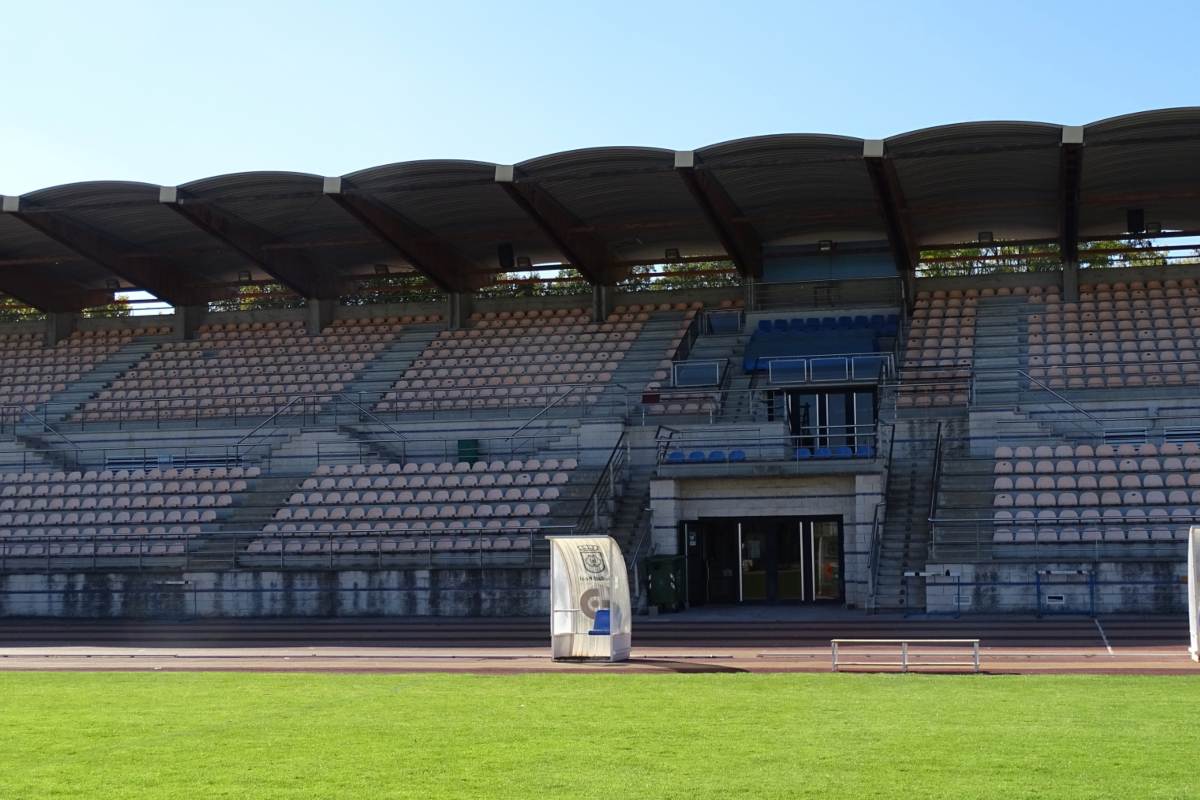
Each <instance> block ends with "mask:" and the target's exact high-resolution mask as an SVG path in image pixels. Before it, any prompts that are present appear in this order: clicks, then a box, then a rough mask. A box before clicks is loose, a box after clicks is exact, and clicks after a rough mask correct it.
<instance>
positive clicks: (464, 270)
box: [324, 178, 482, 293]
mask: <svg viewBox="0 0 1200 800" xmlns="http://www.w3.org/2000/svg"><path fill="white" fill-rule="evenodd" d="M324 192H325V196H326V197H328V198H329V199H330V200H332V201H333V202H334V203H336V204H337V205H338V206H339V207H341V208H342V209H343V210H345V211H346V213H348V214H349V215H350V216H352V217H354V218H355V219H356V220H358V221H359V222H360V223H362V225H363V227H365V228H367V229H368V230H369V231H371V233H373V234H375V236H377V237H378V238H379V239H380V240H382V241H383V242H384V243H385V244H388V245H390V246H391V247H392V248H393V249H394V250H395V251H396V252H397V253H399V254H400V255H401V257H403V258H404V260H405V261H407V262H408V263H409V265H411V266H412V268H413V269H415V270H416V271H417V272H420V273H421V274H422V275H424V276H425V277H426V278H429V280H431V281H433V282H434V284H436V285H437V286H438V288H440V289H441V290H442V291H445V292H450V293H462V292H470V291H472V290H474V289H477V288H479V275H480V273H481V272H482V270H481V269H480V268H479V266H477V265H476V264H475V263H474V262H472V261H471V260H470V259H468V258H466V257H465V256H463V255H462V254H461V253H459V252H458V251H457V250H455V249H454V248H453V247H451V246H450V244H449V243H448V242H446V241H445V240H443V239H441V238H439V237H438V236H435V235H434V234H432V233H430V232H429V231H428V230H426V229H425V228H423V227H421V226H420V225H417V224H416V223H415V222H413V221H412V220H410V219H408V218H407V217H405V216H403V215H402V214H399V213H397V212H396V211H395V210H393V209H392V208H390V207H388V206H386V205H384V204H383V203H381V202H379V201H378V200H376V199H375V198H373V197H370V196H368V195H365V194H362V193H360V192H358V191H355V189H354V187H353V186H350V185H349V184H347V183H346V182H345V181H343V180H342V179H341V178H326V179H325V185H324Z"/></svg>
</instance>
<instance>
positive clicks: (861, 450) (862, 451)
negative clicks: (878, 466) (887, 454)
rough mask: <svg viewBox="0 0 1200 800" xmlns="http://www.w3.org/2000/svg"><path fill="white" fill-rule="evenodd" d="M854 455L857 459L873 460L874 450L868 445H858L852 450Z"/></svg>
mask: <svg viewBox="0 0 1200 800" xmlns="http://www.w3.org/2000/svg"><path fill="white" fill-rule="evenodd" d="M854 455H856V456H857V457H859V458H874V457H875V448H874V447H872V446H871V445H869V444H860V445H859V446H858V447H855V448H854Z"/></svg>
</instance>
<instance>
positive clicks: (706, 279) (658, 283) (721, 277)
mask: <svg viewBox="0 0 1200 800" xmlns="http://www.w3.org/2000/svg"><path fill="white" fill-rule="evenodd" d="M662 273H665V274H662ZM741 283H742V278H741V276H740V275H738V273H737V271H736V270H735V269H734V266H733V264H732V263H731V262H729V261H696V262H691V263H672V264H652V265H648V266H643V267H634V268H633V270H632V271H631V273H630V276H629V277H628V278H627V279H625V280H624V281H621V283H620V284H618V285H619V287H620V288H621V289H624V290H625V291H630V292H672V291H678V290H680V289H715V288H723V287H730V286H740V285H741Z"/></svg>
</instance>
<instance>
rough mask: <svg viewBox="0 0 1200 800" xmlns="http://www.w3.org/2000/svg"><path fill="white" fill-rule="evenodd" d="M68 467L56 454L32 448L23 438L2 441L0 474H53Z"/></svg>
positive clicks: (0, 445) (0, 443) (0, 444)
mask: <svg viewBox="0 0 1200 800" xmlns="http://www.w3.org/2000/svg"><path fill="white" fill-rule="evenodd" d="M67 466H68V464H66V462H65V459H64V458H61V457H57V454H56V453H55V452H53V451H50V452H48V451H45V450H42V449H39V448H37V447H30V446H29V445H28V444H26V442H25V441H24V440H23V439H22V438H19V437H12V438H4V439H0V472H51V471H54V470H60V469H64V468H66V467H67Z"/></svg>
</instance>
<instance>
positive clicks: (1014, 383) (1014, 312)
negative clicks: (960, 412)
mask: <svg viewBox="0 0 1200 800" xmlns="http://www.w3.org/2000/svg"><path fill="white" fill-rule="evenodd" d="M1042 308H1043V306H1041V305H1032V304H1030V303H1029V302H1028V301H1027V300H1026V298H1024V297H983V298H980V300H979V304H978V306H977V307H976V317H975V351H974V369H975V372H976V379H975V398H974V404H975V406H976V407H982V408H1014V407H1015V406H1016V405H1017V403H1018V402H1020V398H1021V380H1020V376H1018V375H1017V371H1018V370H1022V369H1024V368H1025V366H1026V364H1025V358H1026V352H1027V345H1026V343H1027V342H1028V341H1029V314H1030V313H1032V312H1034V311H1040V310H1041V309H1042Z"/></svg>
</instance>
